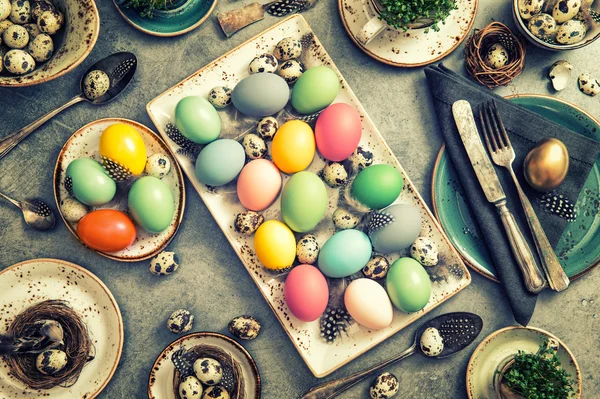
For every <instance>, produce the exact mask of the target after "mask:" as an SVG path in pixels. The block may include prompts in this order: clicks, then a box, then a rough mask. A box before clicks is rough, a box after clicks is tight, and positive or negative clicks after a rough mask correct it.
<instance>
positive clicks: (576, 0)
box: [552, 0, 581, 24]
mask: <svg viewBox="0 0 600 399" xmlns="http://www.w3.org/2000/svg"><path fill="white" fill-rule="evenodd" d="M580 8H581V0H560V1H558V2H557V3H556V4H555V5H554V8H553V9H552V16H553V17H554V19H555V20H556V22H558V23H559V24H562V23H564V22H567V21H568V20H570V19H573V18H575V15H577V13H578V12H579V9H580Z"/></svg>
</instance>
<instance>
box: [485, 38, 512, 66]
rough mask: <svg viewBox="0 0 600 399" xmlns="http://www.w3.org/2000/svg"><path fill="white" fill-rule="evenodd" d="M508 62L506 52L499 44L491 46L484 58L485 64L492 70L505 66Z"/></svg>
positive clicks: (508, 58)
mask: <svg viewBox="0 0 600 399" xmlns="http://www.w3.org/2000/svg"><path fill="white" fill-rule="evenodd" d="M509 61H510V57H509V54H508V51H507V50H506V48H504V46H503V45H501V44H500V43H496V44H493V45H492V46H491V47H490V48H489V50H488V52H487V54H486V56H485V63H486V64H488V65H489V66H490V67H492V68H494V69H499V68H502V67H503V66H506V65H507V64H508V62H509Z"/></svg>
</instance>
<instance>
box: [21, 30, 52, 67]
mask: <svg viewBox="0 0 600 399" xmlns="http://www.w3.org/2000/svg"><path fill="white" fill-rule="evenodd" d="M27 52H28V53H29V54H31V56H32V57H33V59H34V60H36V61H37V62H44V61H48V60H49V59H50V57H52V53H53V52H54V43H53V42H52V38H51V37H50V35H48V34H47V33H40V34H39V35H37V36H36V37H35V38H34V39H33V40H32V41H31V42H30V43H29V46H28V47H27Z"/></svg>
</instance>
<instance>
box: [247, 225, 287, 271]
mask: <svg viewBox="0 0 600 399" xmlns="http://www.w3.org/2000/svg"><path fill="white" fill-rule="evenodd" d="M254 250H255V251H256V256H257V257H258V260H259V261H260V262H261V263H262V264H263V265H264V266H265V267H266V268H267V269H270V270H283V269H287V268H288V267H290V266H292V263H294V259H295V258H296V238H295V237H294V233H292V231H291V230H290V229H289V227H287V226H286V225H285V224H283V223H281V222H280V221H279V220H267V221H266V222H264V223H263V224H261V225H260V226H259V227H258V229H257V230H256V233H254Z"/></svg>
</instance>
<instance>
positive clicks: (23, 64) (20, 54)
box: [2, 50, 35, 75]
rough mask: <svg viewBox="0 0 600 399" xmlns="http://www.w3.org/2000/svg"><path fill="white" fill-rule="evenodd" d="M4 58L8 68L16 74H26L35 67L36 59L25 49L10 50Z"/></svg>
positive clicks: (5, 65)
mask: <svg viewBox="0 0 600 399" xmlns="http://www.w3.org/2000/svg"><path fill="white" fill-rule="evenodd" d="M2 60H3V62H4V67H5V68H6V70H7V71H8V72H10V73H14V74H15V75H24V74H26V73H29V72H31V71H33V70H34V69H35V60H34V59H33V57H32V56H31V55H29V54H28V53H27V52H26V51H23V50H10V51H9V52H7V53H6V54H4V58H3V59H2Z"/></svg>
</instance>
